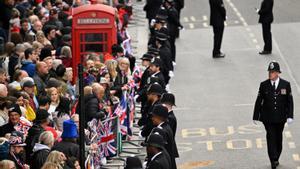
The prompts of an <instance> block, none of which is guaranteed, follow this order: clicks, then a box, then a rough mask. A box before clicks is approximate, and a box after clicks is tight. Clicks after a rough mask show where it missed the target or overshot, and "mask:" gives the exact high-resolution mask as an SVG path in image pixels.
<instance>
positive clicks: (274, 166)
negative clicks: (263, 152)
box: [271, 161, 279, 169]
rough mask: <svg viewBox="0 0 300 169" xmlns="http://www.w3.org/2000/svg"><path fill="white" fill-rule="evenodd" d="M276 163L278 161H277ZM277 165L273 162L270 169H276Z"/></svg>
mask: <svg viewBox="0 0 300 169" xmlns="http://www.w3.org/2000/svg"><path fill="white" fill-rule="evenodd" d="M277 162H278V161H277ZM278 165H279V163H276V162H275V161H274V162H271V168H272V169H276V167H277V166H278Z"/></svg>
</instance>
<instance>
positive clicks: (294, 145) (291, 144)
mask: <svg viewBox="0 0 300 169" xmlns="http://www.w3.org/2000/svg"><path fill="white" fill-rule="evenodd" d="M288 144H289V148H290V149H295V148H296V144H295V142H289V143H288Z"/></svg>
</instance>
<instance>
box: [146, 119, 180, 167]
mask: <svg viewBox="0 0 300 169" xmlns="http://www.w3.org/2000/svg"><path fill="white" fill-rule="evenodd" d="M155 132H158V133H159V134H160V135H161V136H163V138H164V139H165V141H166V142H167V144H166V145H165V149H166V151H167V152H168V153H169V155H170V158H171V168H172V169H176V168H177V165H176V160H175V158H178V157H179V153H178V149H177V145H176V141H175V139H174V134H173V131H172V129H171V127H170V125H169V124H168V123H167V122H164V123H163V124H162V125H160V126H158V127H154V128H153V130H152V131H151V133H155Z"/></svg>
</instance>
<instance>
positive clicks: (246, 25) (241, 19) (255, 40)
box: [226, 0, 260, 49]
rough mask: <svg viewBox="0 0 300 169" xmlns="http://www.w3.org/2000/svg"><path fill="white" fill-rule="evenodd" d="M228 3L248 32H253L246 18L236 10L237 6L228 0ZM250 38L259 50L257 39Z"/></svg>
mask: <svg viewBox="0 0 300 169" xmlns="http://www.w3.org/2000/svg"><path fill="white" fill-rule="evenodd" d="M226 1H227V3H228V4H229V6H230V7H231V8H232V10H233V11H234V12H235V14H236V15H237V16H238V18H239V20H240V21H241V23H242V24H243V25H244V27H245V29H246V30H247V31H248V32H251V29H250V28H249V25H248V23H247V22H246V20H245V18H244V17H243V16H242V14H241V13H240V12H239V10H238V9H237V8H236V6H235V5H234V4H233V3H232V2H231V0H226ZM250 38H251V39H252V42H253V43H254V45H256V48H257V49H259V48H260V47H259V48H258V47H257V43H258V42H257V39H256V38H255V37H254V36H250Z"/></svg>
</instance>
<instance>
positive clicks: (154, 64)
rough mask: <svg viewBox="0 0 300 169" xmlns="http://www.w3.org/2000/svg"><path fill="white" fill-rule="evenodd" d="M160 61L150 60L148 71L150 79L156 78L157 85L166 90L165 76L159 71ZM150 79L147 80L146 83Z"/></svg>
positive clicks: (160, 67) (156, 59) (158, 59)
mask: <svg viewBox="0 0 300 169" xmlns="http://www.w3.org/2000/svg"><path fill="white" fill-rule="evenodd" d="M162 64H163V63H162V60H161V59H160V58H152V60H151V63H150V67H149V71H150V75H151V76H150V77H157V78H158V83H159V84H160V85H161V87H162V88H163V89H165V88H166V82H165V76H164V75H163V73H162V71H161V69H162ZM149 80H150V79H149V78H148V81H149Z"/></svg>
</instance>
